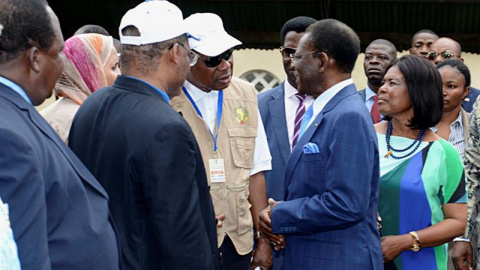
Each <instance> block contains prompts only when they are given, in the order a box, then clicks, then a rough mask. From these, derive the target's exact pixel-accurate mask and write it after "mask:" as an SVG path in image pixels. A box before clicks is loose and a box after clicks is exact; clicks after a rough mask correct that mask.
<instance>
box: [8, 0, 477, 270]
mask: <svg viewBox="0 0 480 270" xmlns="http://www.w3.org/2000/svg"><path fill="white" fill-rule="evenodd" d="M119 33H120V42H121V44H122V57H121V67H122V75H120V76H119V77H118V78H117V80H116V81H115V83H114V85H113V86H110V87H106V88H103V89H101V90H98V91H96V92H95V93H94V94H93V95H92V96H90V97H89V98H88V99H87V100H86V101H85V102H84V103H83V104H82V106H81V107H80V109H79V111H78V113H77V114H76V116H75V119H74V122H73V124H72V128H71V131H70V137H69V142H68V146H67V145H65V144H64V143H63V142H62V141H61V139H60V138H59V137H58V135H57V134H56V133H55V132H54V131H53V129H52V128H51V127H50V126H49V125H48V124H47V122H45V120H44V119H43V118H42V117H41V116H40V114H38V112H37V111H36V109H35V107H34V106H36V105H39V104H41V103H42V102H43V101H44V100H45V99H46V98H47V97H49V96H50V95H51V93H52V89H53V87H54V85H55V83H56V80H57V78H58V76H59V75H60V72H61V70H62V61H61V52H62V48H63V42H64V41H63V36H62V33H61V30H60V24H59V21H58V18H57V16H56V15H55V13H54V11H53V10H52V9H51V8H50V7H49V6H48V4H47V3H46V1H45V0H0V115H1V117H0V144H1V145H2V149H1V150H0V198H1V200H2V201H0V210H1V211H0V215H2V217H0V220H2V221H3V220H6V221H7V222H2V223H0V230H1V231H0V234H2V236H1V237H0V247H1V248H0V268H1V269H8V270H10V269H12V270H13V269H26V270H29V269H35V270H38V269H40V270H43V269H45V270H46V269H55V270H58V269H65V270H67V269H68V270H72V269H73V270H75V269H79V270H84V269H102V270H105V269H112V270H113V269H189V270H190V269H228V270H236V269H265V270H266V269H383V261H382V251H381V242H380V235H379V233H378V230H377V208H378V197H379V185H380V181H379V162H378V146H377V141H376V135H375V130H374V128H373V125H372V119H373V120H374V122H378V121H380V118H381V115H380V114H379V112H378V107H377V105H376V98H375V97H376V93H377V91H378V88H379V87H380V85H381V82H382V79H383V75H384V74H385V71H386V69H387V67H388V66H389V65H390V64H391V63H392V62H393V61H394V60H395V58H396V48H395V46H394V45H393V44H392V43H390V42H389V41H387V40H382V39H380V40H375V41H373V42H372V43H371V44H370V45H369V46H368V47H367V49H366V51H365V55H366V56H365V62H364V67H365V75H366V76H367V78H368V85H367V87H366V89H364V90H362V91H360V92H358V93H357V89H356V88H355V86H354V84H353V81H352V79H351V72H352V70H353V67H354V64H355V61H356V59H357V57H358V54H359V53H360V40H359V38H358V36H357V34H356V33H355V32H354V31H353V30H352V29H351V28H350V27H349V26H347V25H345V24H344V23H342V22H340V21H338V20H334V19H325V20H320V21H316V20H315V19H313V18H309V17H296V18H293V19H291V20H289V21H287V22H286V23H285V24H284V26H283V28H282V30H281V47H280V52H281V57H282V59H283V65H284V69H285V72H286V75H287V76H286V79H285V81H284V82H283V83H282V84H281V85H280V86H278V87H276V88H274V89H272V90H270V91H267V92H265V93H262V94H260V95H259V96H258V100H257V96H256V92H255V89H254V88H253V86H252V85H250V84H248V83H245V82H243V81H241V80H239V79H237V78H233V77H232V69H233V57H232V51H233V49H234V48H235V47H236V46H238V45H240V44H241V42H240V41H238V40H237V39H235V38H234V37H232V36H230V35H229V34H228V33H227V32H226V31H225V29H224V28H223V23H222V20H221V18H220V17H218V16H217V15H215V14H211V13H201V14H194V15H192V16H190V17H189V18H187V19H185V20H184V19H183V14H182V12H181V11H180V10H179V9H178V8H177V7H176V6H175V5H173V4H171V3H169V2H167V1H147V2H144V3H141V4H139V5H138V6H137V7H135V8H133V9H131V10H129V11H128V12H127V13H126V14H125V15H124V16H123V18H122V21H121V23H120V28H119ZM444 51H451V52H453V54H454V56H455V57H458V58H459V59H461V58H460V54H461V48H460V45H459V44H458V43H457V42H455V41H453V40H451V39H448V38H438V36H436V35H435V34H434V33H433V32H431V31H426V30H424V31H420V32H418V33H417V34H415V35H414V37H413V39H412V49H411V51H410V52H411V53H412V54H417V55H419V56H422V57H427V56H429V60H431V61H434V62H436V61H442V59H441V57H444V54H443V52H444ZM430 52H437V54H436V55H435V57H432V55H431V54H429V53H430ZM478 93H479V90H475V89H472V91H471V95H470V96H469V97H468V99H466V100H465V102H464V104H463V106H464V108H465V110H467V111H469V110H471V108H472V104H473V102H474V101H475V99H476V97H477V96H478ZM359 94H360V97H361V98H359ZM358 130H362V131H364V132H360V133H359V132H357V131H358ZM345 134H347V135H348V134H355V140H351V138H350V137H349V136H346V135H345ZM312 182H316V183H317V184H315V185H312V184H311V183H312ZM318 183H320V184H318ZM267 198H270V199H269V200H268V203H267ZM353 225H355V226H353ZM1 226H3V227H1ZM2 228H5V229H4V230H2ZM7 229H8V230H7ZM3 231H5V232H9V233H10V234H4V233H3ZM15 243H16V246H15ZM254 247H255V250H254ZM349 250H355V252H354V253H351V252H349ZM272 266H273V268H272Z"/></svg>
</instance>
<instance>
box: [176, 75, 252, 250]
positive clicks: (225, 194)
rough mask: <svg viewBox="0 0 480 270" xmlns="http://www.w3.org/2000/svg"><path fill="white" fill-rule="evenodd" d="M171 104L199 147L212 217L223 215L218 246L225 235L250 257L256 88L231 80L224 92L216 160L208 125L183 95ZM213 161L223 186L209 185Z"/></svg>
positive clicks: (218, 232) (218, 230)
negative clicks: (220, 164)
mask: <svg viewBox="0 0 480 270" xmlns="http://www.w3.org/2000/svg"><path fill="white" fill-rule="evenodd" d="M171 104H172V107H173V108H174V109H175V110H176V111H179V112H182V114H183V117H184V118H185V120H186V121H187V122H188V123H189V124H190V127H191V128H192V130H193V134H195V138H196V139H197V142H198V144H199V147H200V151H201V152H202V157H203V162H204V164H205V170H206V173H207V177H208V183H209V185H210V194H211V195H212V200H213V205H214V208H215V215H220V214H225V220H224V221H223V226H222V228H217V236H218V246H219V247H220V246H221V244H222V242H223V239H224V235H225V234H228V236H229V237H230V238H231V239H232V242H233V244H234V245H235V248H236V250H237V252H238V254H240V255H245V254H247V253H249V252H250V251H252V249H253V221H252V215H251V213H250V207H251V205H250V203H249V202H248V196H249V191H248V187H249V180H250V171H251V169H252V167H253V156H254V149H255V138H256V137H257V125H258V106H257V95H256V90H255V88H254V87H253V85H251V84H249V83H247V82H245V81H243V80H241V79H238V78H235V77H234V78H232V82H231V83H230V86H229V87H228V88H226V89H225V90H223V107H222V108H223V114H222V119H221V123H220V130H219V132H218V140H217V145H218V151H217V156H215V154H214V151H213V139H212V136H211V135H210V131H209V130H208V127H207V124H206V123H205V122H204V121H203V119H201V118H200V117H199V116H198V115H197V112H196V111H195V109H194V107H193V106H192V104H191V103H190V101H189V100H188V98H187V97H186V96H185V94H184V93H183V91H182V93H181V94H180V95H179V96H177V97H175V98H173V99H172V100H171ZM215 128H216V127H215ZM214 158H223V159H224V164H225V178H226V180H225V183H211V181H210V170H209V160H210V159H214Z"/></svg>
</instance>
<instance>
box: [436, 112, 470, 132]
mask: <svg viewBox="0 0 480 270" xmlns="http://www.w3.org/2000/svg"><path fill="white" fill-rule="evenodd" d="M456 125H458V127H459V128H462V129H463V119H462V110H460V112H459V113H458V117H457V119H455V120H454V121H453V122H452V123H451V124H450V130H451V129H452V128H455V126H456ZM430 130H431V131H433V132H435V133H437V131H438V124H437V125H435V126H434V127H431V128H430Z"/></svg>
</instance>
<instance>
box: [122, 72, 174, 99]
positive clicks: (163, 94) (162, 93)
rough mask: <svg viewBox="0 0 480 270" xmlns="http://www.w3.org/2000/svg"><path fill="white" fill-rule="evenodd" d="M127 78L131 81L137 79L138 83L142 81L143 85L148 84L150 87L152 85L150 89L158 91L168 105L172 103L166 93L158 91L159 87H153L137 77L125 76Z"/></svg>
mask: <svg viewBox="0 0 480 270" xmlns="http://www.w3.org/2000/svg"><path fill="white" fill-rule="evenodd" d="M125 77H128V78H131V79H135V80H137V81H141V82H143V83H146V84H148V85H150V87H152V88H153V89H155V91H157V92H158V93H159V94H160V95H161V96H162V97H163V98H164V99H165V101H166V102H167V103H170V98H169V97H168V95H167V94H165V92H163V91H162V90H160V89H158V88H157V87H155V86H153V85H152V84H150V83H148V82H146V81H144V80H142V79H139V78H135V77H132V76H125Z"/></svg>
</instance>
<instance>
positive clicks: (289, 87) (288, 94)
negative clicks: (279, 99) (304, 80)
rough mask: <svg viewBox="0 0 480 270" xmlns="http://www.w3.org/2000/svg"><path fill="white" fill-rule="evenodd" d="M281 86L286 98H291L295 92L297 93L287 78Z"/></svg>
mask: <svg viewBox="0 0 480 270" xmlns="http://www.w3.org/2000/svg"><path fill="white" fill-rule="evenodd" d="M283 88H285V97H286V98H291V97H293V96H295V94H297V93H298V90H297V89H295V87H293V86H292V85H291V84H290V83H289V82H288V80H285V83H284V85H283Z"/></svg>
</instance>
